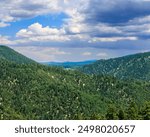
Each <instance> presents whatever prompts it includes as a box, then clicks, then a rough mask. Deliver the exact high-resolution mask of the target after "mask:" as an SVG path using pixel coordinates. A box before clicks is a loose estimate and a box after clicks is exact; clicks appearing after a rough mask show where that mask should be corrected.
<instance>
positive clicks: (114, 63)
mask: <svg viewBox="0 0 150 137" xmlns="http://www.w3.org/2000/svg"><path fill="white" fill-rule="evenodd" d="M80 70H81V71H82V72H85V73H88V74H108V75H112V76H115V77H117V78H120V79H132V78H133V79H140V80H150V52H147V53H140V54H135V55H129V56H125V57H119V58H113V59H108V60H99V61H97V62H95V63H93V64H90V65H85V66H83V67H81V68H80Z"/></svg>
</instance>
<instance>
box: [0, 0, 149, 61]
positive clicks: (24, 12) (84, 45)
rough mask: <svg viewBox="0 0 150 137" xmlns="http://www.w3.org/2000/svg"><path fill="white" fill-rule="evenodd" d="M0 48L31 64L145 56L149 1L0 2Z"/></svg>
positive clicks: (69, 0)
mask: <svg viewBox="0 0 150 137" xmlns="http://www.w3.org/2000/svg"><path fill="white" fill-rule="evenodd" d="M0 7H1V8H0V44H1V45H8V46H10V47H12V48H13V49H15V50H17V51H19V52H21V53H23V54H24V55H26V56H28V57H30V58H32V59H34V60H36V61H81V60H92V59H102V58H111V57H117V56H123V55H127V54H132V53H137V52H145V51H150V0H111V1H110V0H15V1H12V0H0Z"/></svg>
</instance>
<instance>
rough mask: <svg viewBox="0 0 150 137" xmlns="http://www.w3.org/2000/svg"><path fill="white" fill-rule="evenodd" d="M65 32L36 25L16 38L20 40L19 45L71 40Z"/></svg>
mask: <svg viewBox="0 0 150 137" xmlns="http://www.w3.org/2000/svg"><path fill="white" fill-rule="evenodd" d="M65 33H66V32H65V30H64V29H63V28H62V29H57V28H50V27H48V26H47V27H42V25H41V24H39V23H34V24H32V25H30V26H29V27H28V28H27V29H22V30H20V31H19V32H18V33H17V34H16V36H17V37H18V38H19V40H17V42H18V43H19V42H20V43H25V42H26V43H27V42H47V41H55V42H59V41H60V42H62V41H68V40H70V39H69V37H67V36H66V35H65Z"/></svg>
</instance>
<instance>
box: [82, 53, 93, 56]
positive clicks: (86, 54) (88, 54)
mask: <svg viewBox="0 0 150 137" xmlns="http://www.w3.org/2000/svg"><path fill="white" fill-rule="evenodd" d="M82 55H83V56H91V55H92V53H91V52H84V53H82Z"/></svg>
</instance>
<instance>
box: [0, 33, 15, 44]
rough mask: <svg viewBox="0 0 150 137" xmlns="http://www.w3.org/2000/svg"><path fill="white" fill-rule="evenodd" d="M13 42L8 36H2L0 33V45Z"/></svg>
mask: <svg viewBox="0 0 150 137" xmlns="http://www.w3.org/2000/svg"><path fill="white" fill-rule="evenodd" d="M12 43H13V42H12V41H10V40H9V37H8V36H2V35H0V45H10V44H12Z"/></svg>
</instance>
